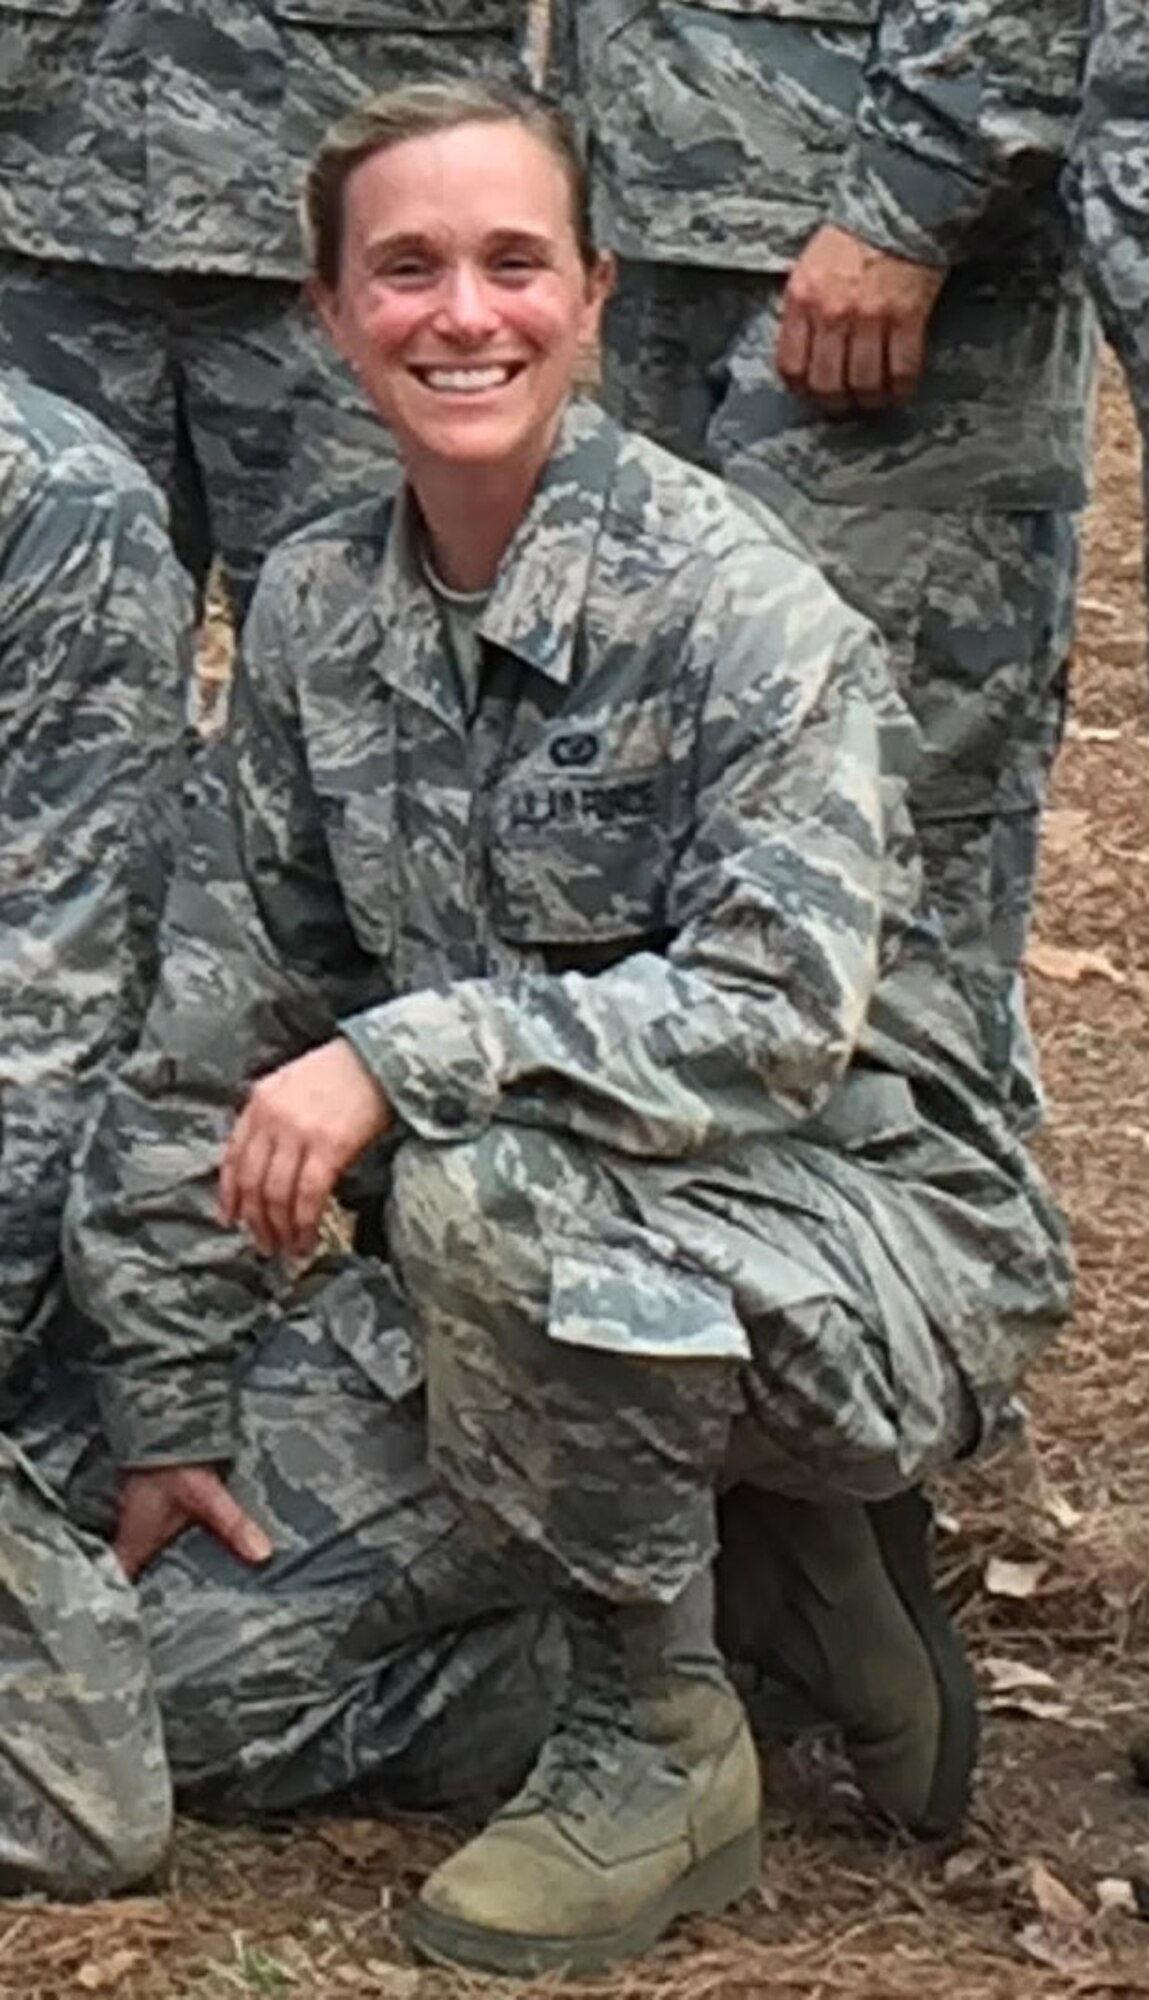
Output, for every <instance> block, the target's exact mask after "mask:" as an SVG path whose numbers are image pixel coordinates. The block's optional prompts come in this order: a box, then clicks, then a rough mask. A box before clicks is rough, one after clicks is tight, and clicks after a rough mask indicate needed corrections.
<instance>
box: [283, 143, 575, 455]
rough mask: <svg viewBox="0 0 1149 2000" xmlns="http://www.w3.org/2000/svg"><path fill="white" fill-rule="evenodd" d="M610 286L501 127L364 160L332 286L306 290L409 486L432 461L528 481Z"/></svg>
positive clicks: (559, 203) (565, 207) (531, 156)
mask: <svg viewBox="0 0 1149 2000" xmlns="http://www.w3.org/2000/svg"><path fill="white" fill-rule="evenodd" d="M608 288H609V265H608V263H607V260H605V259H603V260H600V261H599V262H598V263H596V265H595V267H594V269H592V270H589V271H588V270H587V269H586V267H585V266H584V264H583V262H582V260H581V258H580V255H579V249H578V243H577V240H576V236H575V227H574V218H573V215H572V200H571V189H570V185H569V182H568V179H567V176H566V173H565V172H564V170H563V167H562V165H561V164H560V162H559V160H558V159H557V158H556V157H555V155H554V153H552V152H551V150H550V148H549V147H548V146H547V145H545V144H544V143H543V141H542V140H540V139H539V138H537V137H536V136H535V135H534V134H533V133H532V132H529V131H527V130H526V129H525V127H523V126H521V125H519V124H516V123H515V121H514V120H513V119H509V118H508V119H507V120H505V121H500V122H498V123H495V122H490V121H488V122H479V121H476V122H472V123H468V124H463V125H457V126H454V127H453V128H451V129H450V130H448V131H443V132H434V133H429V134H425V135H421V136H419V137H417V138H412V139H403V140H401V141H399V142H398V143H397V144H395V145H392V146H388V147H387V148H385V149H384V150H382V151H379V152H375V153H372V154H370V155H369V156H368V157H367V158H366V159H364V160H362V161H360V163H359V165H358V166H356V167H355V168H354V169H353V170H352V172H351V173H350V175H349V176H348V179H347V182H346V185H345V187H344V191H343V252H342V258H341V262H340V269H339V273H338V279H337V283H336V284H335V286H334V287H333V288H329V287H325V286H323V285H321V284H316V285H315V286H314V287H313V295H314V297H315V301H316V304H317V305H318V308H319V311H320V313H321V314H322V317H323V319H324V322H325V324H326V326H327V329H328V332H329V333H330V335H331V337H332V339H333V340H334V342H335V344H336V346H337V347H338V348H339V350H340V352H341V353H342V354H343V356H344V357H345V359H346V360H347V361H349V362H350V364H351V366H352V367H353V368H354V370H355V372H356V374H357V375H358V377H359V379H360V381H361V382H362V384H363V387H364V390H365V391H366V394H367V396H368V398H369V400H370V401H371V403H372V404H373V405H374V407H375V409H376V410H378V412H379V414H380V416H381V417H382V418H383V420H384V422H385V423H386V424H388V425H389V426H390V428H391V430H392V431H393V432H394V434H395V437H396V440H397V442H398V445H399V448H400V450H401V452H402V454H403V457H404V460H405V462H406V464H407V467H408V470H409V472H411V473H412V475H413V476H415V478H416V482H417V479H418V472H419V469H420V466H429V465H430V464H432V463H436V464H439V465H442V464H444V463H449V464H450V465H451V466H453V467H454V468H456V469H461V468H462V467H464V466H474V467H484V468H488V469H490V468H494V467H502V468H505V469H507V470H508V471H513V470H521V471H522V473H523V474H524V476H525V477H529V478H532V479H533V478H534V477H535V476H537V473H538V471H539V469H540V468H541V466H542V465H543V464H544V462H545V460H546V458H547V455H548V453H549V451H550V448H551V444H552V442H553V439H554V434H555V430H556V428H557V425H558V421H559V417H560V415H561V412H562V408H563V405H564V403H565V401H566V399H567V397H568V395H569V394H570V391H571V387H572V385H573V382H574V380H575V377H576V374H577V372H578V367H579V362H580V357H581V356H582V355H583V354H584V353H585V352H586V350H587V348H588V346H589V345H590V343H591V342H592V341H593V340H594V339H595V338H596V336H597V333H598V325H599V320H600V318H601V315H602V307H603V303H604V301H605V298H606V294H607V290H608Z"/></svg>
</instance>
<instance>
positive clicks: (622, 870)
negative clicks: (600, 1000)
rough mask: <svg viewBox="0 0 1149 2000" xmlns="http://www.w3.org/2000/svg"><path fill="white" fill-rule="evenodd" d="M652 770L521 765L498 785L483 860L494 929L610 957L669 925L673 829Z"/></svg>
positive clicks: (528, 941) (517, 939)
mask: <svg viewBox="0 0 1149 2000" xmlns="http://www.w3.org/2000/svg"><path fill="white" fill-rule="evenodd" d="M665 791H666V781H665V777H664V775H663V774H661V773H658V772H643V771H635V772H630V773H628V774H626V775H625V776H618V775H611V776H609V777H605V776H598V775H596V776H594V777H582V778H579V777H577V776H575V775H574V774H571V775H568V776H558V775H556V774H555V773H554V772H553V771H539V772H535V771H532V770H526V771H522V770H520V771H517V772H515V773H514V774H513V776H511V777H509V778H508V779H506V780H505V781H504V783H503V785H502V786H501V787H500V789H499V791H498V793H497V795H496V798H495V802H494V812H493V816H492V824H491V829H490V845H489V850H488V868H489V878H490V893H491V904H492V915H493V918H494V924H495V928H496V930H497V931H498V932H499V933H500V935H501V936H503V937H505V938H507V939H509V940H510V941H511V942H512V943H515V944H521V945H538V946H544V947H547V948H548V951H547V956H548V958H551V959H552V960H553V959H554V958H556V957H557V958H558V959H559V960H560V961H561V960H562V959H563V956H564V952H563V948H564V947H566V948H567V950H568V952H569V956H570V959H571V962H572V964H573V963H581V962H582V961H583V960H584V959H585V960H586V969H587V970H595V969H596V962H595V961H596V959H597V957H598V956H601V959H602V963H604V964H606V963H610V962H611V960H612V959H613V958H617V957H618V956H620V955H622V950H623V948H624V947H625V946H626V945H627V944H629V945H630V946H631V948H634V947H635V946H637V945H638V944H639V943H641V942H643V941H647V942H651V941H653V940H655V939H657V938H659V937H660V935H661V934H662V933H663V932H664V930H665V926H666V900H667V886H668V883H669V879H670V869H671V858H672V856H671V847H672V842H671V836H670V831H669V825H668V814H667V811H666V804H667V801H666V797H665ZM612 947H616V948H615V949H612Z"/></svg>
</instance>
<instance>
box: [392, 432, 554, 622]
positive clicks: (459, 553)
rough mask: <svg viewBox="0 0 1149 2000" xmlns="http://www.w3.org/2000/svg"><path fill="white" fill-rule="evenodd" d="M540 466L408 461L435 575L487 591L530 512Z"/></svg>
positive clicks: (452, 583) (451, 586)
mask: <svg viewBox="0 0 1149 2000" xmlns="http://www.w3.org/2000/svg"><path fill="white" fill-rule="evenodd" d="M547 455H548V454H545V453H544V454H543V456H542V457H541V459H540V460H539V462H538V463H537V464H535V463H534V462H531V463H529V464H526V463H518V464H514V465H507V464H503V465H491V466H467V465H462V466H460V465H451V464H446V463H443V462H441V461H439V462H436V463H434V464H430V465H409V466H408V477H409V478H410V482H411V486H412V488H413V489H414V493H415V498H416V500H417V501H418V503H419V512H420V513H421V515H422V517H423V525H424V527H425V529H426V532H427V539H428V542H429V544H430V555H431V560H432V562H433V564H434V568H435V573H436V575H437V576H439V577H440V578H441V579H442V581H443V582H444V583H445V584H446V585H447V587H448V589H450V590H461V591H476V590H486V589H487V588H488V587H489V586H490V585H491V584H492V583H493V582H494V580H495V573H496V571H497V569H498V567H499V564H500V563H501V561H502V559H503V556H504V555H505V553H506V551H507V548H508V547H509V545H510V543H511V541H512V540H513V538H514V535H515V531H516V529H517V528H518V526H519V523H520V521H521V520H522V519H523V516H524V515H525V513H526V512H527V509H528V508H529V506H530V504H531V500H532V498H533V496H534V491H535V487H536V486H537V484H538V480H539V474H540V473H541V471H542V468H543V465H544V464H545V463H546V457H547Z"/></svg>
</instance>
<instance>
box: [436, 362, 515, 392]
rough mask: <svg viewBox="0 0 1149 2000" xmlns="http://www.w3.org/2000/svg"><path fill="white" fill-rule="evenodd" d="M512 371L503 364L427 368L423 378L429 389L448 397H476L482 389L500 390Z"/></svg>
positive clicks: (508, 379)
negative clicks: (440, 391) (482, 366)
mask: <svg viewBox="0 0 1149 2000" xmlns="http://www.w3.org/2000/svg"><path fill="white" fill-rule="evenodd" d="M511 374H512V370H511V369H510V367H508V366H507V365H505V364H504V363H498V364H493V365H491V366H490V367H487V368H428V369H427V370H426V371H425V373H424V376H423V380H424V381H425V382H426V384H427V387H428V388H429V389H441V390H443V391H444V392H445V393H446V394H447V395H450V396H471V395H475V396H477V395H478V394H480V392H481V391H482V390H484V389H501V388H503V387H504V385H505V384H506V383H507V382H509V381H510V379H511Z"/></svg>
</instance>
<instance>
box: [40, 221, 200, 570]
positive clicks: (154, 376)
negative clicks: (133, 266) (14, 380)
mask: <svg viewBox="0 0 1149 2000" xmlns="http://www.w3.org/2000/svg"><path fill="white" fill-rule="evenodd" d="M166 284H167V281H166V280H164V279H162V278H157V277H154V276H152V275H151V274H150V273H147V272H124V271H105V270H102V269H100V268H99V267H97V266H95V265H86V264H70V263H65V262H55V263H47V262H40V261H39V260H38V259H36V258H32V257H19V256H15V255H13V254H11V253H0V367H3V368H12V369H14V370H15V371H16V372H17V373H18V374H21V375H24V376H26V377H27V378H28V379H29V380H30V381H33V382H36V383H38V384H39V385H40V387H41V388H44V389H51V390H52V391H53V393H54V394H55V395H57V396H65V397H66V398H67V399H68V401H69V402H71V403H76V404H78V405H79V406H80V408H81V409H85V410H90V411H91V413H92V415H93V416H95V417H98V418H99V419H100V422H101V423H104V424H106V425H107V426H108V429H109V430H110V431H112V432H114V434H115V435H116V436H117V437H118V438H119V440H120V442H121V444H123V445H124V446H126V448H127V450H128V451H130V452H131V453H132V455H133V457H134V458H136V459H138V460H139V463H140V464H141V465H142V466H143V468H144V470H145V472H146V473H147V474H148V475H149V477H150V478H151V479H153V480H154V481H155V483H156V485H157V486H158V487H159V489H160V491H161V493H162V494H163V495H164V498H165V499H166V501H167V503H168V512H169V517H170V527H171V536H172V541H173V543H174V545H175V550H176V554H177V555H178V556H179V558H180V561H181V562H182V564H183V566H184V568H185V569H186V570H187V572H188V574H189V576H190V577H191V579H192V582H193V584H194V585H195V588H196V593H197V597H198V598H199V599H200V600H202V596H203V591H204V586H205V584H206V581H207V573H208V569H209V568H210V565H211V557H212V548H211V537H210V533H209V530H208V526H207V519H206V513H205V507H204V500H203V494H202V488H201V482H200V476H199V471H198V468H197V466H196V462H195V456H194V452H193V451H192V449H191V443H190V440H189V438H188V435H187V429H186V423H185V420H184V417H183V414H182V410H181V395H180V388H179V384H178V381H177V379H176V374H175V371H174V366H173V362H172V357H171V353H170V346H169V340H168V333H167V324H166V312H165V286H166Z"/></svg>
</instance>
